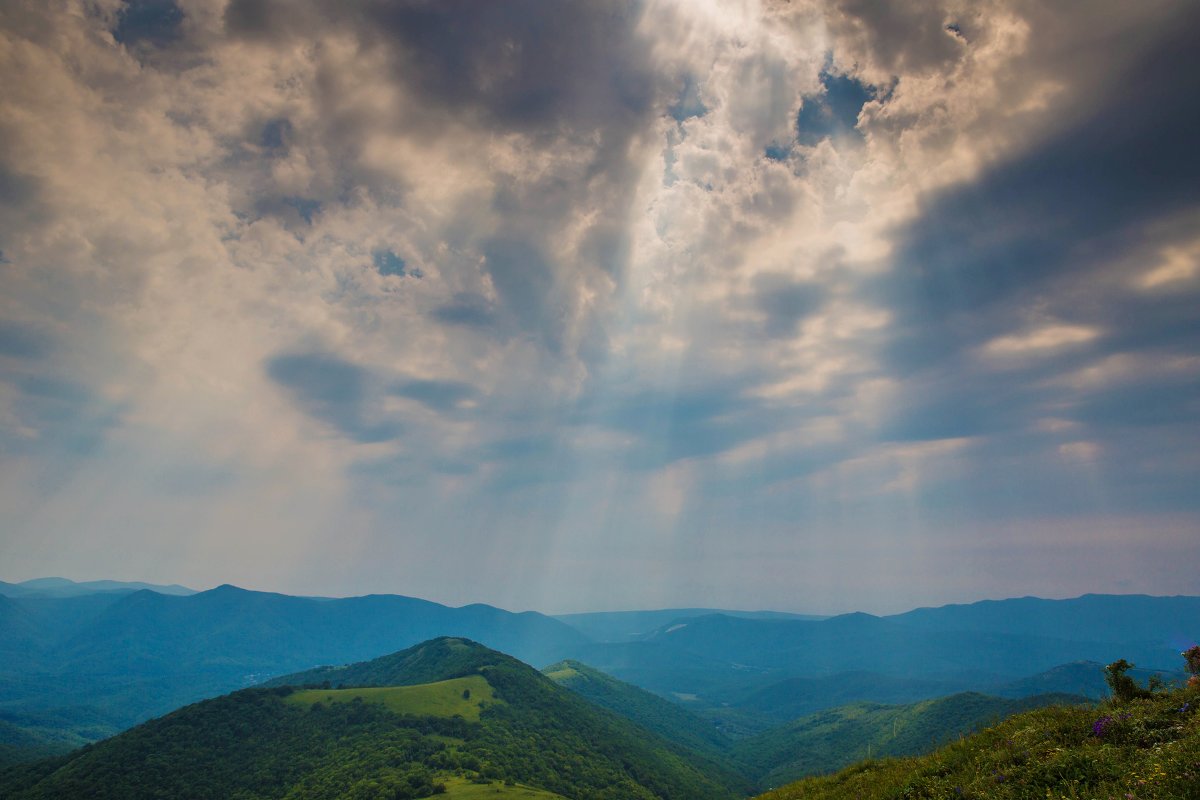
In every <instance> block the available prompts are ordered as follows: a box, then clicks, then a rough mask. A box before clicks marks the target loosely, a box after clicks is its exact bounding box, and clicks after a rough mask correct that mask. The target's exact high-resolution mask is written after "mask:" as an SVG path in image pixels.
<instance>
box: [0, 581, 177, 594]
mask: <svg viewBox="0 0 1200 800" xmlns="http://www.w3.org/2000/svg"><path fill="white" fill-rule="evenodd" d="M142 589H146V590H149V591H152V592H158V593H159V594H173V595H188V594H195V593H196V590H195V589H189V588H187V587H186V586H180V585H179V584H177V583H172V584H170V585H161V584H156V583H142V582H141V581H80V582H77V581H73V580H69V579H67V578H34V579H33V580H28V581H21V582H20V583H7V582H5V581H0V594H4V595H8V596H9V597H78V596H79V595H84V594H95V593H98V592H136V591H139V590H142Z"/></svg>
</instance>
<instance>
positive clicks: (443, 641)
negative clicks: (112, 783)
mask: <svg viewBox="0 0 1200 800" xmlns="http://www.w3.org/2000/svg"><path fill="white" fill-rule="evenodd" d="M500 664H505V665H517V666H519V667H520V668H522V669H523V670H528V671H529V672H535V671H534V670H533V668H532V667H530V666H528V665H526V664H524V663H523V662H521V661H518V660H517V659H515V658H513V657H512V656H508V655H505V654H504V653H501V652H499V651H497V650H492V649H491V648H489V647H485V646H484V645H482V644H479V643H478V642H475V641H472V640H470V639H467V638H465V637H462V636H439V637H437V638H435V639H429V640H428V641H424V642H421V643H420V644H416V645H413V646H412V647H409V648H407V649H405V650H400V651H398V652H395V653H392V654H390V655H386V656H380V657H379V658H374V659H371V660H370V661H360V662H358V663H355V664H346V665H344V666H322V667H316V668H314V669H310V670H306V671H304V672H297V673H293V674H291V675H284V676H282V677H279V678H274V679H272V680H271V681H268V683H267V684H266V685H268V686H311V685H315V684H322V683H326V682H328V683H331V684H336V685H338V686H412V685H416V684H422V683H433V682H435V681H444V680H450V679H451V678H461V677H464V676H466V675H476V674H480V672H481V671H482V670H483V669H484V668H486V667H491V666H496V665H500Z"/></svg>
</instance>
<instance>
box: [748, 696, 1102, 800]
mask: <svg viewBox="0 0 1200 800" xmlns="http://www.w3.org/2000/svg"><path fill="white" fill-rule="evenodd" d="M1080 702H1086V701H1085V698H1082V697H1077V696H1074V695H1039V696H1037V697H1029V698H1024V699H1021V700H1009V699H1003V698H999V697H989V696H987V695H983V694H979V693H977V692H963V693H960V694H955V695H951V696H949V697H941V698H938V699H936V700H926V701H923V702H920V703H914V704H911V705H901V706H893V705H880V704H877V703H855V704H852V705H848V706H840V707H838V708H832V709H826V710H825V711H821V712H818V713H816V714H812V715H810V716H806V717H802V718H800V719H797V720H795V721H793V722H790V723H788V724H787V725H784V726H782V727H780V728H776V729H773V730H770V731H767V732H765V733H763V734H760V735H758V736H754V737H751V738H748V739H743V740H741V741H739V742H737V744H735V745H734V747H733V751H732V755H733V757H734V758H735V759H736V760H737V761H739V762H740V763H742V764H744V765H745V766H746V768H747V769H748V771H749V772H750V774H751V775H753V776H754V777H755V778H756V779H757V781H758V783H759V785H760V786H764V787H765V786H778V785H779V784H781V783H785V782H787V781H793V780H796V779H797V778H800V777H803V776H806V775H817V774H821V773H826V772H832V771H834V770H836V769H840V768H842V767H844V766H846V765H848V764H851V763H853V762H854V761H857V760H859V759H862V758H866V757H868V755H874V756H879V757H884V756H902V755H915V754H919V753H925V752H928V751H929V750H931V749H933V748H934V747H936V746H937V745H938V744H942V743H945V742H948V741H952V740H953V739H955V738H956V737H959V736H962V735H963V734H966V733H970V732H972V731H975V730H978V729H980V728H983V727H985V726H987V725H989V724H992V723H995V722H996V721H998V720H1000V719H1003V718H1005V717H1009V716H1011V715H1013V714H1015V713H1018V712H1021V711H1027V710H1029V709H1031V708H1041V707H1044V706H1049V705H1075V704H1079V703H1080Z"/></svg>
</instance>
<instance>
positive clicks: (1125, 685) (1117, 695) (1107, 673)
mask: <svg viewBox="0 0 1200 800" xmlns="http://www.w3.org/2000/svg"><path fill="white" fill-rule="evenodd" d="M1131 669H1133V664H1130V663H1129V662H1128V661H1126V660H1125V659H1123V658H1122V659H1119V660H1117V661H1114V662H1113V663H1111V664H1109V665H1108V666H1107V667H1105V668H1104V680H1105V681H1107V682H1108V688H1109V689H1111V690H1112V696H1113V700H1116V701H1117V702H1120V703H1127V702H1129V701H1130V700H1136V699H1138V698H1139V697H1150V695H1151V692H1150V691H1148V690H1146V689H1143V688H1142V687H1140V686H1138V685H1137V681H1135V680H1134V679H1133V678H1131V677H1129V676H1128V675H1126V674H1125V673H1127V672H1129V670H1131Z"/></svg>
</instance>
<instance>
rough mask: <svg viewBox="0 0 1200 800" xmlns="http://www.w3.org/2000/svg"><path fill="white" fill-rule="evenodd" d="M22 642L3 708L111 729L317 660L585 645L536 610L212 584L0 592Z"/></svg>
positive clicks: (551, 656)
mask: <svg viewBox="0 0 1200 800" xmlns="http://www.w3.org/2000/svg"><path fill="white" fill-rule="evenodd" d="M0 626H3V629H4V630H6V631H7V630H15V631H17V632H19V633H20V635H21V637H23V638H22V642H23V644H22V653H23V656H22V657H23V658H24V663H23V664H22V666H21V669H20V676H19V680H15V679H14V682H12V683H8V684H6V685H5V686H3V687H0V708H2V707H3V706H4V704H5V703H7V704H8V705H10V706H16V707H19V708H21V709H23V710H32V709H47V708H58V707H62V706H69V705H75V706H86V707H90V708H92V709H95V710H101V711H107V712H111V715H112V721H113V722H114V723H115V724H117V725H118V726H120V727H126V726H128V725H131V724H134V723H136V722H140V721H142V720H144V719H146V718H148V717H150V716H153V715H156V714H162V713H165V712H167V711H170V710H171V709H173V708H177V707H178V706H180V705H183V704H184V703H188V702H192V701H195V700H198V699H200V698H203V697H208V696H212V695H216V694H220V693H221V692H225V691H229V690H231V689H237V688H242V687H245V686H248V685H252V684H254V683H257V682H260V681H262V680H264V679H266V678H269V677H271V676H273V675H278V674H280V673H286V672H291V671H294V670H298V669H304V668H306V667H311V666H313V665H316V664H322V663H325V664H328V663H341V662H345V661H350V660H358V659H367V658H372V657H375V656H378V655H380V654H383V653H387V652H392V651H394V650H395V649H397V648H398V647H405V646H408V645H411V644H414V643H416V642H420V641H422V640H425V639H428V638H431V637H433V636H439V635H461V636H468V637H473V638H477V639H480V640H483V641H485V642H487V643H488V644H489V645H494V646H496V647H499V648H503V649H505V650H508V651H510V652H513V653H515V654H517V655H518V656H520V657H521V658H525V659H528V660H530V661H533V662H535V663H547V662H549V661H553V660H556V659H557V658H561V657H562V654H563V653H566V652H569V651H570V650H571V649H572V648H575V647H579V646H582V645H583V644H584V643H585V642H586V639H585V638H584V637H583V635H582V634H580V633H579V632H577V631H575V630H574V629H572V628H570V627H568V626H566V625H564V624H563V623H560V622H557V621H556V620H553V619H550V618H549V617H545V616H543V615H540V614H536V613H532V612H527V613H523V614H514V613H511V612H508V611H503V610H501V609H497V608H493V607H491V606H483V605H471V606H465V607H462V608H450V607H447V606H443V605H440V604H438V603H432V602H429V601H426V600H418V599H415V598H410V597H402V596H397V595H370V596H366V597H353V598H345V599H318V598H304V597H292V596H288V595H280V594H272V593H267V592H253V591H247V590H244V589H239V588H236V587H233V586H221V587H218V588H216V589H212V590H209V591H206V592H199V593H196V594H192V595H187V596H169V595H164V594H159V593H157V592H153V591H150V590H139V591H135V592H131V593H126V594H111V593H102V594H91V595H86V596H78V597H66V598H46V597H26V598H6V597H3V596H0Z"/></svg>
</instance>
